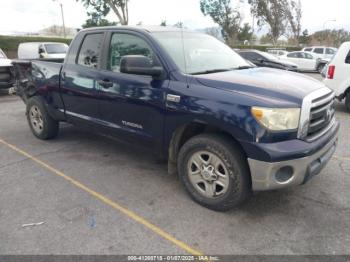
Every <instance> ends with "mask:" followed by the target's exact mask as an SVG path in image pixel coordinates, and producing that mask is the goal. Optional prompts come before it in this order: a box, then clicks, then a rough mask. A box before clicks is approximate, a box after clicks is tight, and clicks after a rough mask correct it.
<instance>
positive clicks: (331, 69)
mask: <svg viewBox="0 0 350 262" xmlns="http://www.w3.org/2000/svg"><path fill="white" fill-rule="evenodd" d="M334 73H335V65H330V66H329V67H328V73H327V78H328V79H333V78H334Z"/></svg>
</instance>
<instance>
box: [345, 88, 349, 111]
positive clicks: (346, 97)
mask: <svg viewBox="0 0 350 262" xmlns="http://www.w3.org/2000/svg"><path fill="white" fill-rule="evenodd" d="M345 106H346V108H347V109H348V111H350V91H348V92H347V94H346V96H345Z"/></svg>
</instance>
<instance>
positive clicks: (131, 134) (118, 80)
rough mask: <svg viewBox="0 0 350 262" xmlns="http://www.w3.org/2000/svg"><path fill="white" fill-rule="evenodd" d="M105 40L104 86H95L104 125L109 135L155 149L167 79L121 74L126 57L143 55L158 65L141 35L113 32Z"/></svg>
mask: <svg viewBox="0 0 350 262" xmlns="http://www.w3.org/2000/svg"><path fill="white" fill-rule="evenodd" d="M108 39H109V40H108V41H107V42H108V46H109V48H108V52H106V54H105V55H106V56H107V58H106V59H105V60H106V62H105V63H106V65H105V68H104V70H103V71H102V74H103V80H104V81H105V83H104V84H103V83H102V85H99V93H100V114H101V119H102V120H103V121H105V122H106V123H108V125H107V128H108V129H109V130H110V131H112V133H118V135H119V136H122V137H124V138H125V139H126V140H132V141H135V140H136V141H137V143H140V144H143V145H144V146H145V145H146V146H148V147H151V148H154V147H157V148H158V147H160V146H161V144H162V137H163V124H164V117H165V96H166V95H165V93H166V90H167V87H168V85H169V80H168V79H162V80H161V79H154V78H152V77H151V76H142V75H132V74H125V73H121V72H120V61H121V59H122V57H123V56H126V55H143V56H146V57H148V58H149V59H150V60H151V63H153V65H155V66H161V63H160V60H159V58H158V56H157V55H156V53H155V52H154V51H153V49H152V47H151V44H150V43H149V42H148V41H147V39H145V38H143V36H141V35H138V34H136V33H124V32H123V33H118V32H114V33H111V34H110V36H109V38H108ZM106 45H107V44H106Z"/></svg>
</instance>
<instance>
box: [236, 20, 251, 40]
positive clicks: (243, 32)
mask: <svg viewBox="0 0 350 262" xmlns="http://www.w3.org/2000/svg"><path fill="white" fill-rule="evenodd" d="M252 37H253V31H252V27H251V26H250V25H249V23H245V24H244V25H243V27H241V28H240V29H239V32H238V35H237V39H238V40H239V41H241V42H244V41H249V42H250V41H251V40H252Z"/></svg>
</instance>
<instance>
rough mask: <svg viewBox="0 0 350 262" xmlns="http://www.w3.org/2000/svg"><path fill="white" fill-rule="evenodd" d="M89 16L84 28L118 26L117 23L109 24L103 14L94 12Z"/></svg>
mask: <svg viewBox="0 0 350 262" xmlns="http://www.w3.org/2000/svg"><path fill="white" fill-rule="evenodd" d="M88 14H89V16H90V18H89V19H87V20H86V21H85V24H83V25H82V27H83V28H89V27H98V26H112V25H117V23H116V22H109V21H108V20H107V19H104V18H103V16H102V14H101V13H97V12H92V13H88Z"/></svg>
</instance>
